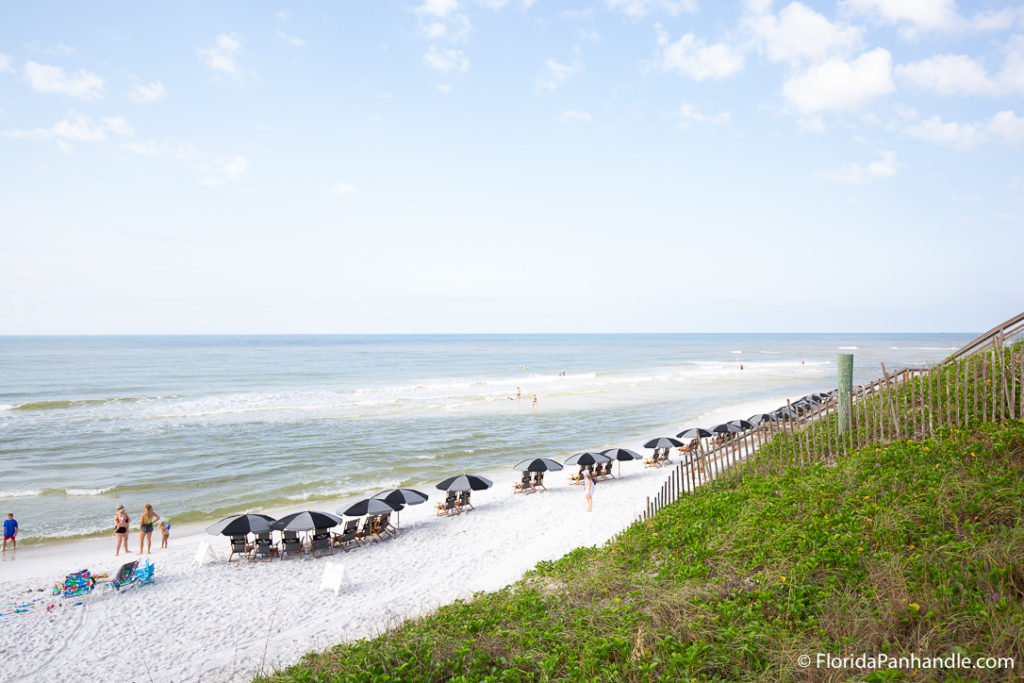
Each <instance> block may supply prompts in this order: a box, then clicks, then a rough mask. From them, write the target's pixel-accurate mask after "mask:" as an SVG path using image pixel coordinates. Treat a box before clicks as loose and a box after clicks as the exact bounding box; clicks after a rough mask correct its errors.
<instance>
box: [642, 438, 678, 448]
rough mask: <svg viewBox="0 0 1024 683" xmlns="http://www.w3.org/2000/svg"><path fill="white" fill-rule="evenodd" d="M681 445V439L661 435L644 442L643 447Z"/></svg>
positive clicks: (674, 446) (675, 446)
mask: <svg viewBox="0 0 1024 683" xmlns="http://www.w3.org/2000/svg"><path fill="white" fill-rule="evenodd" d="M682 445H683V442H682V441H679V440H678V439H673V438H672V437H671V436H662V437H659V438H657V439H651V440H650V441H648V442H647V443H645V444H644V448H679V447H680V446H682Z"/></svg>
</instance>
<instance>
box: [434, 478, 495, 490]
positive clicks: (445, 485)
mask: <svg viewBox="0 0 1024 683" xmlns="http://www.w3.org/2000/svg"><path fill="white" fill-rule="evenodd" d="M493 483H494V482H493V481H491V480H490V479H488V478H487V477H481V476H480V475H478V474H460V475H458V476H456V477H448V478H447V479H445V480H444V481H442V482H440V483H438V485H437V488H438V489H440V490H442V491H483V490H484V489H489V488H491V484H493Z"/></svg>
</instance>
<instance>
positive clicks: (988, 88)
mask: <svg viewBox="0 0 1024 683" xmlns="http://www.w3.org/2000/svg"><path fill="white" fill-rule="evenodd" d="M894 73H895V74H896V77H897V78H899V79H900V80H902V81H905V82H906V83H909V84H910V85H912V86H913V87H915V88H917V89H919V90H926V91H930V92H934V93H938V94H939V95H990V94H993V93H995V92H996V84H995V83H994V82H993V81H992V80H991V79H990V78H989V77H988V74H987V73H985V67H983V66H982V65H981V64H978V62H976V61H974V60H973V59H971V58H970V57H968V56H967V55H938V56H936V57H931V58H929V59H924V60H921V61H919V62H911V63H910V64H900V65H899V66H897V67H896V69H895V70H894Z"/></svg>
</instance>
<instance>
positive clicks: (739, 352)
mask: <svg viewBox="0 0 1024 683" xmlns="http://www.w3.org/2000/svg"><path fill="white" fill-rule="evenodd" d="M731 353H743V351H742V350H740V351H732V352H731Z"/></svg>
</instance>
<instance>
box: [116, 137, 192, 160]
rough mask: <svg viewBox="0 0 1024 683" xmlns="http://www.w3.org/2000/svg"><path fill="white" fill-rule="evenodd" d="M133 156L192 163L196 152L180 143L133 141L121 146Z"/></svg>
mask: <svg viewBox="0 0 1024 683" xmlns="http://www.w3.org/2000/svg"><path fill="white" fill-rule="evenodd" d="M122 146H123V147H124V149H126V150H128V151H129V152H131V153H133V154H138V155H140V156H147V157H158V158H162V159H174V160H175V161H192V160H193V159H195V158H196V156H197V154H196V150H195V148H194V147H193V146H192V145H189V144H185V143H180V142H177V143H176V142H157V141H155V140H133V141H132V142H126V143H125V144H124V145H122Z"/></svg>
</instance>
